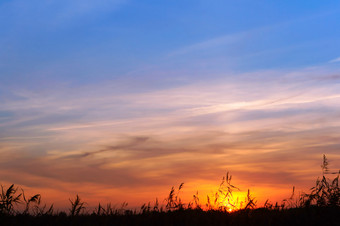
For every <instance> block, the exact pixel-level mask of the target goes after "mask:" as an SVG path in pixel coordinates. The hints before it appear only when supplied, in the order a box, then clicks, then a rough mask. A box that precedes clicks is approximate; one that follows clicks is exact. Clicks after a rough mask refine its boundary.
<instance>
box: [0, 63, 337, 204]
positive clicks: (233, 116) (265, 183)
mask: <svg viewBox="0 0 340 226" xmlns="http://www.w3.org/2000/svg"><path fill="white" fill-rule="evenodd" d="M275 73H276V77H275V78H272V79H271V78H269V77H267V75H268V74H275ZM327 73H328V72H327V71H325V70H324V68H319V69H313V70H310V69H308V68H307V69H304V70H300V71H295V72H289V73H288V72H286V73H282V72H273V71H268V72H262V73H261V74H256V76H257V78H256V79H255V78H253V76H254V75H253V74H243V75H239V76H238V77H237V79H229V80H216V81H211V82H209V83H199V82H197V83H195V84H189V85H184V86H181V87H177V88H169V89H163V90H156V91H150V92H141V93H136V94H128V95H127V94H126V95H114V94H111V87H112V84H102V85H100V86H98V85H93V86H89V87H81V88H78V89H63V90H55V91H53V92H49V93H48V95H44V94H43V93H40V94H39V95H37V94H34V93H30V92H22V91H17V93H16V95H19V96H20V95H21V96H22V97H25V98H21V99H16V100H13V101H11V102H5V104H3V105H2V109H3V110H7V111H14V112H16V115H15V116H14V117H13V118H11V120H8V121H4V122H2V123H1V126H2V128H4V131H7V133H6V134H3V136H2V138H1V140H0V152H1V159H0V179H1V181H0V182H1V184H3V185H5V186H9V185H10V184H11V183H15V184H16V185H18V186H21V187H23V188H25V189H26V190H27V192H28V193H30V194H32V193H41V194H42V195H43V200H45V201H46V202H48V203H52V202H53V203H55V204H56V206H57V207H58V208H64V207H65V206H67V205H68V198H72V197H74V196H75V195H76V194H79V195H80V196H81V197H82V198H83V199H84V201H86V202H87V203H88V206H93V205H95V204H96V203H98V202H101V203H106V202H112V203H114V204H119V203H122V202H124V201H126V202H128V203H129V205H130V206H131V207H134V206H139V205H141V204H142V203H144V202H149V201H151V202H153V201H154V200H155V198H156V197H157V198H158V199H159V200H163V199H164V198H165V197H166V196H167V194H168V192H169V191H170V189H171V187H172V186H178V185H179V184H180V183H182V182H184V183H185V184H184V188H183V194H182V195H183V198H184V200H186V202H188V201H190V200H191V199H192V195H193V194H195V193H196V191H198V192H199V194H200V195H201V197H202V200H205V197H206V195H207V194H212V193H214V192H215V191H216V189H217V187H218V185H219V183H220V180H221V179H222V177H223V176H224V175H225V173H226V172H227V171H229V172H230V173H231V174H232V175H233V178H234V179H233V182H234V184H235V185H236V186H238V187H239V188H240V189H241V190H242V192H246V191H247V189H248V188H249V189H250V190H251V192H253V193H254V196H255V197H257V199H258V202H259V203H260V204H261V203H263V202H264V201H265V200H266V199H267V198H269V199H270V200H272V201H273V202H275V201H281V200H282V199H283V198H287V197H289V196H290V192H291V189H292V187H293V186H296V188H297V191H301V190H304V191H307V189H308V188H310V187H312V186H313V184H314V181H315V179H316V178H317V177H318V176H319V175H320V173H321V168H320V165H321V162H322V154H326V155H327V157H328V159H329V160H330V167H331V168H332V169H335V170H336V169H338V168H339V164H340V154H339V148H340V143H339V140H340V120H339V119H340V114H339V112H340V92H339V91H340V83H337V82H331V81H333V80H332V79H333V78H332V77H330V76H328V75H327ZM87 90H90V92H87ZM203 202H204V201H203Z"/></svg>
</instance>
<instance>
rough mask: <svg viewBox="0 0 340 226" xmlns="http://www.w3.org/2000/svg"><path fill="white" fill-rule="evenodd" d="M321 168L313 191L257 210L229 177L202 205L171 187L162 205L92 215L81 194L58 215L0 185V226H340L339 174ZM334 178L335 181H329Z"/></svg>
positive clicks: (108, 208)
mask: <svg viewBox="0 0 340 226" xmlns="http://www.w3.org/2000/svg"><path fill="white" fill-rule="evenodd" d="M321 167H322V172H323V176H322V177H321V178H318V179H317V180H316V183H315V186H314V187H312V188H311V189H310V191H309V192H307V193H302V194H299V195H296V194H295V191H294V188H293V192H292V195H291V197H289V198H287V199H285V200H283V201H282V202H281V203H277V202H276V203H275V204H274V203H271V202H270V201H269V200H267V201H266V202H265V204H264V205H263V206H257V205H256V200H255V198H254V197H253V196H252V195H251V193H250V191H249V190H248V195H247V197H246V198H245V200H238V199H235V198H234V197H233V192H235V191H237V190H238V188H237V187H236V186H234V185H232V183H231V179H232V177H231V175H230V174H229V173H227V174H226V176H225V177H223V179H222V182H221V184H220V187H219V189H218V191H217V192H216V193H215V194H214V195H213V196H212V197H207V203H205V204H204V205H203V204H201V203H200V201H199V198H198V195H197V194H195V195H193V200H192V201H191V202H189V203H183V202H182V200H181V198H180V191H181V189H182V187H183V184H180V186H179V187H178V188H174V187H172V189H171V190H170V192H169V195H168V197H166V198H165V204H164V205H160V204H159V203H158V200H156V202H155V203H154V204H153V205H151V204H150V203H147V204H144V205H142V206H141V207H140V209H138V210H136V209H135V210H130V209H128V208H127V204H126V203H123V204H122V205H121V207H120V208H114V207H113V206H112V205H111V204H106V205H102V204H98V206H97V207H96V208H95V209H94V210H88V209H86V207H85V203H84V202H83V201H82V199H81V198H80V197H79V196H78V195H77V196H76V197H75V198H74V199H70V208H69V210H68V211H67V212H63V211H57V210H55V209H54V207H53V205H51V206H46V205H43V204H42V203H41V196H40V195H39V194H36V195H33V196H31V197H26V196H25V193H24V191H23V190H19V188H16V187H15V186H14V185H11V186H9V187H8V188H5V187H3V186H1V193H0V225H340V189H339V183H338V182H339V173H340V171H339V172H337V173H334V172H329V170H328V161H327V158H326V156H324V157H323V163H322V165H321ZM331 174H335V177H334V178H329V177H328V175H331Z"/></svg>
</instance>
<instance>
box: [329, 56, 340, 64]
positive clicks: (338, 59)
mask: <svg viewBox="0 0 340 226" xmlns="http://www.w3.org/2000/svg"><path fill="white" fill-rule="evenodd" d="M337 62H340V57H338V58H335V59H333V60H330V61H329V63H337Z"/></svg>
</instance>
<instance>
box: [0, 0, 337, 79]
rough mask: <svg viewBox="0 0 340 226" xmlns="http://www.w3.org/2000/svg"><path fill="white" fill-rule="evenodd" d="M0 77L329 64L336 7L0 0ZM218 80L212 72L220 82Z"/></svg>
mask: <svg viewBox="0 0 340 226" xmlns="http://www.w3.org/2000/svg"><path fill="white" fill-rule="evenodd" d="M0 4H1V5H0V12H1V27H2V29H1V39H0V44H1V49H2V51H1V55H0V57H1V62H2V63H1V71H2V77H3V79H4V80H5V82H6V83H10V84H18V82H17V81H18V80H22V81H25V82H28V83H30V82H33V83H36V82H38V81H40V82H41V81H46V82H48V81H53V80H56V81H58V82H60V81H65V80H66V81H69V82H70V83H76V84H77V83H82V84H83V83H85V84H86V83H92V82H94V81H98V80H100V81H103V80H106V79H115V78H122V77H126V76H129V77H132V78H135V77H142V76H150V75H151V76H155V77H159V76H158V75H157V73H158V72H159V71H162V73H164V74H163V76H164V77H167V78H172V79H174V80H176V78H177V79H181V78H182V79H183V78H184V79H186V80H189V81H190V80H192V79H196V78H197V77H198V78H203V79H204V78H209V79H210V78H211V77H214V76H218V75H220V74H223V75H222V76H227V75H225V72H226V71H228V72H230V71H232V72H234V71H236V72H244V71H252V70H261V69H275V68H279V69H292V68H298V67H306V66H314V65H319V64H325V63H327V62H328V61H330V60H332V59H335V58H337V57H339V48H340V47H339V46H340V45H339V36H340V32H339V31H338V30H339V29H336V28H337V27H338V26H339V21H340V16H339V15H340V14H339V6H340V3H338V2H337V1H322V2H320V1H309V2H308V4H306V3H305V2H302V1H299V2H296V1H280V2H272V1H256V2H254V1H237V3H235V2H234V1H213V2H211V1H124V0H117V1H105V0H104V1H96V2H94V1H80V0H78V1H29V2H28V1H19V0H16V1H2V2H1V3H0ZM220 76H221V75H220Z"/></svg>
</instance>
